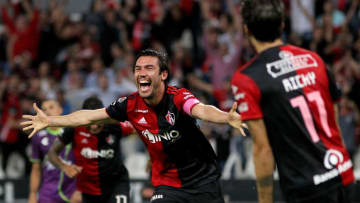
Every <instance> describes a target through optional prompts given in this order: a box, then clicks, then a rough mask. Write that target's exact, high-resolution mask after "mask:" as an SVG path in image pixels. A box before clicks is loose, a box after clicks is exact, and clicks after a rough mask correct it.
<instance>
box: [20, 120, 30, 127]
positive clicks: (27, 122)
mask: <svg viewBox="0 0 360 203" xmlns="http://www.w3.org/2000/svg"><path fill="white" fill-rule="evenodd" d="M32 123H33V122H32V121H24V122H21V123H20V125H21V126H25V125H31V124H32Z"/></svg>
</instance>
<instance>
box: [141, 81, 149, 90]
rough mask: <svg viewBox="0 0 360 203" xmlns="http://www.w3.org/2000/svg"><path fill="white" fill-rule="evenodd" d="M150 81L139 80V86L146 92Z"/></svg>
mask: <svg viewBox="0 0 360 203" xmlns="http://www.w3.org/2000/svg"><path fill="white" fill-rule="evenodd" d="M150 85H151V82H148V81H140V82H139V88H140V90H141V91H142V92H146V91H148V90H149V89H150Z"/></svg>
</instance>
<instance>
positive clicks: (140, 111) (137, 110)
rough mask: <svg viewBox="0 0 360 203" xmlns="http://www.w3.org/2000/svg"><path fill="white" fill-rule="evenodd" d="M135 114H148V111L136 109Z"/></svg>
mask: <svg viewBox="0 0 360 203" xmlns="http://www.w3.org/2000/svg"><path fill="white" fill-rule="evenodd" d="M135 112H136V113H148V112H149V110H147V109H144V110H142V109H136V110H135Z"/></svg>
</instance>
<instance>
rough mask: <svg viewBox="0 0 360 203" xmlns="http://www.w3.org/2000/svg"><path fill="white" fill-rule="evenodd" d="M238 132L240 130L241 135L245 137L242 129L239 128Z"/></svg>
mask: <svg viewBox="0 0 360 203" xmlns="http://www.w3.org/2000/svg"><path fill="white" fill-rule="evenodd" d="M239 130H240V133H241V135H242V136H244V137H245V136H246V133H245V131H244V129H242V128H240V129H239Z"/></svg>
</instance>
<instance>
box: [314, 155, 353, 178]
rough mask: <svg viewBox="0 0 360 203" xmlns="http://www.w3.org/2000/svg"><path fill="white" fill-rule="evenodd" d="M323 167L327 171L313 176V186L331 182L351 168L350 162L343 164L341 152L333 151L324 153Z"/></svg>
mask: <svg viewBox="0 0 360 203" xmlns="http://www.w3.org/2000/svg"><path fill="white" fill-rule="evenodd" d="M324 167H325V168H326V169H329V171H327V172H325V173H323V174H317V175H314V177H313V180H314V184H315V185H319V184H320V183H323V182H326V181H328V180H331V179H333V178H335V177H337V176H339V175H340V174H342V173H344V172H345V171H347V170H349V169H350V168H351V167H352V162H351V160H347V161H345V162H344V156H343V154H342V153H341V152H339V151H338V150H335V149H329V150H327V151H326V154H325V157H324Z"/></svg>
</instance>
